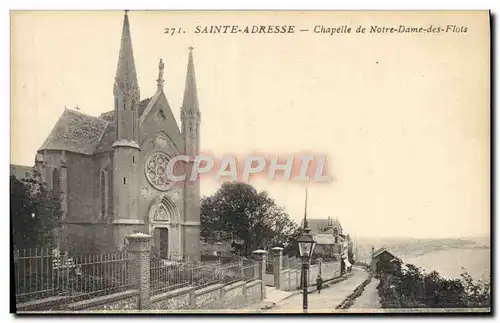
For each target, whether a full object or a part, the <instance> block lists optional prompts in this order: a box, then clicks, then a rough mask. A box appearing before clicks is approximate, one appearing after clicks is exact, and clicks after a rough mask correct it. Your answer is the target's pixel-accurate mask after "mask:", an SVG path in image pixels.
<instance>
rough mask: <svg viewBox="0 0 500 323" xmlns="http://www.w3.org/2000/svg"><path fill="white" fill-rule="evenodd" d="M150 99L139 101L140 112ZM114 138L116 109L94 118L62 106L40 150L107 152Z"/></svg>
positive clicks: (89, 153)
mask: <svg viewBox="0 0 500 323" xmlns="http://www.w3.org/2000/svg"><path fill="white" fill-rule="evenodd" d="M150 101H151V98H147V99H144V100H142V101H140V103H139V113H141V114H142V113H143V112H144V110H145V109H146V106H147V105H148V104H149V102H150ZM115 140H116V126H115V111H114V110H112V111H108V112H105V113H102V114H101V115H100V116H99V117H94V116H91V115H88V114H85V113H82V112H79V111H75V110H71V109H65V110H64V112H63V114H62V115H61V117H60V118H59V120H58V121H57V122H56V124H55V126H54V128H53V129H52V131H51V132H50V134H49V136H48V137H47V139H46V140H45V142H44V143H43V144H42V146H41V147H40V149H39V150H66V151H71V152H75V153H80V154H84V155H93V154H95V153H101V152H107V151H110V150H111V147H112V145H113V143H114V142H115Z"/></svg>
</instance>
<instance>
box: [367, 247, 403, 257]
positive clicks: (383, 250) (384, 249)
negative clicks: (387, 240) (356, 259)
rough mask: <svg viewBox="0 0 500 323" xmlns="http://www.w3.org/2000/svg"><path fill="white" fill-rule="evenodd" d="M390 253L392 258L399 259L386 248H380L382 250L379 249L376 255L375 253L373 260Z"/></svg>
mask: <svg viewBox="0 0 500 323" xmlns="http://www.w3.org/2000/svg"><path fill="white" fill-rule="evenodd" d="M384 252H385V253H388V254H389V255H390V256H392V257H393V258H394V259H398V260H399V258H398V257H396V256H395V255H394V254H393V253H392V252H390V251H389V250H387V249H386V248H380V249H377V250H376V251H375V252H374V253H373V258H376V257H378V256H380V255H381V254H383V253H384Z"/></svg>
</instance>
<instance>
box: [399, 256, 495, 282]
mask: <svg viewBox="0 0 500 323" xmlns="http://www.w3.org/2000/svg"><path fill="white" fill-rule="evenodd" d="M401 258H402V260H403V261H404V262H405V263H407V264H412V265H415V266H417V267H420V268H422V269H424V270H425V271H426V272H431V271H433V270H435V271H437V272H438V273H439V274H440V275H441V276H442V277H445V278H450V279H455V278H460V275H461V274H462V273H463V268H464V269H465V270H467V272H468V273H469V274H470V275H471V276H472V278H474V279H475V280H477V279H486V280H490V279H489V276H490V268H491V267H490V264H491V249H489V248H450V249H445V250H439V251H434V252H430V253H427V254H424V255H421V256H416V257H412V256H409V257H405V256H402V257H401Z"/></svg>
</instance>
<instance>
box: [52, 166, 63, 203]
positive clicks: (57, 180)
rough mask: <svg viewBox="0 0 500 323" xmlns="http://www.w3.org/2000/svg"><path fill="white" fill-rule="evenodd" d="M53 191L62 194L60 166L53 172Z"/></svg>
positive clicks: (57, 194)
mask: <svg viewBox="0 0 500 323" xmlns="http://www.w3.org/2000/svg"><path fill="white" fill-rule="evenodd" d="M52 191H53V192H54V196H60V195H61V173H60V172H59V168H55V169H54V172H53V173H52Z"/></svg>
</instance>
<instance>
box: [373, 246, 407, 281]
mask: <svg viewBox="0 0 500 323" xmlns="http://www.w3.org/2000/svg"><path fill="white" fill-rule="evenodd" d="M401 263H402V261H401V259H399V258H398V257H396V256H395V255H394V254H393V253H391V252H390V251H389V250H387V249H385V248H380V249H378V250H377V251H375V250H374V248H373V247H372V261H371V264H370V268H371V271H372V273H373V274H374V275H375V276H376V277H377V276H380V275H381V274H383V273H391V272H394V271H396V270H397V269H398V268H399V266H400V265H401Z"/></svg>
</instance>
